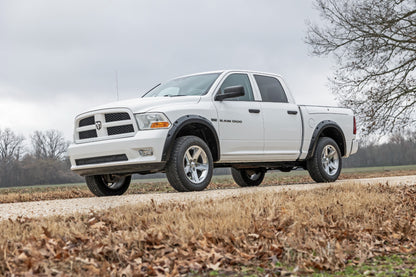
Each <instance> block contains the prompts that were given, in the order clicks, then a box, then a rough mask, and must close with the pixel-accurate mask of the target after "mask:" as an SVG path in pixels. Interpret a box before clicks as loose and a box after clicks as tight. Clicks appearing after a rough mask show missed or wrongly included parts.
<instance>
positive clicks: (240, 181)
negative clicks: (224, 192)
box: [231, 168, 265, 187]
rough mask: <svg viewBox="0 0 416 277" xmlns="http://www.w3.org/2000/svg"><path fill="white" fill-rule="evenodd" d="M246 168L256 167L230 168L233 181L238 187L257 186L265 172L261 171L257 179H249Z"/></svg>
mask: <svg viewBox="0 0 416 277" xmlns="http://www.w3.org/2000/svg"><path fill="white" fill-rule="evenodd" d="M247 170H256V169H236V168H231V175H232V176H233V179H234V181H235V182H236V183H237V185H239V186H240V187H257V186H259V185H260V184H261V183H262V182H263V179H264V176H265V172H261V173H262V175H261V176H260V177H259V178H258V179H257V180H251V179H250V177H249V176H248V174H247Z"/></svg>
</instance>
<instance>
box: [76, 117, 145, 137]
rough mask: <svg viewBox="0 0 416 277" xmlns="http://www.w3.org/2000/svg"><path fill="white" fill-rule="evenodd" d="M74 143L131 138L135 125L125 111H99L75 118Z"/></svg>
mask: <svg viewBox="0 0 416 277" xmlns="http://www.w3.org/2000/svg"><path fill="white" fill-rule="evenodd" d="M75 126H77V128H76V130H75V132H76V135H75V138H76V142H78V143H80V142H84V141H85V142H87V141H88V142H90V141H96V140H105V139H110V138H114V137H116V138H123V137H130V136H133V135H134V134H135V133H136V132H137V130H138V129H137V123H136V121H135V119H134V116H133V114H132V113H131V112H130V111H128V110H126V109H110V110H104V111H103V110H100V111H97V112H94V113H89V114H87V115H84V116H81V117H79V118H77V122H76V125H75Z"/></svg>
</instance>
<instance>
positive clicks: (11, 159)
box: [0, 129, 416, 187]
mask: <svg viewBox="0 0 416 277" xmlns="http://www.w3.org/2000/svg"><path fill="white" fill-rule="evenodd" d="M28 144H29V145H28ZM68 145H69V142H68V141H66V140H65V139H64V137H63V135H62V133H61V132H60V131H58V130H48V131H35V132H34V133H33V134H32V135H30V137H29V139H26V138H25V137H23V136H21V135H17V134H16V133H15V132H13V131H12V130H11V129H4V130H2V129H0V187H11V186H30V185H43V184H64V183H74V182H83V178H81V177H80V176H78V175H77V174H75V173H72V172H71V169H70V167H71V165H70V162H69V159H68V157H67V156H66V151H67V149H68ZM343 163H344V165H343V166H344V167H367V166H392V165H409V164H416V131H406V132H401V133H395V134H393V135H391V136H390V137H389V139H388V140H387V141H386V142H384V143H379V142H378V141H377V140H375V139H372V140H371V139H366V140H362V141H361V142H360V148H359V150H358V152H357V154H354V155H352V156H351V157H349V158H348V159H344V160H343ZM216 174H219V175H222V174H229V170H228V169H217V170H216ZM163 176H164V175H163V174H159V175H155V176H152V175H146V176H140V175H139V176H137V177H139V178H149V177H150V178H151V177H163Z"/></svg>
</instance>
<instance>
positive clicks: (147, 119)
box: [135, 113, 170, 130]
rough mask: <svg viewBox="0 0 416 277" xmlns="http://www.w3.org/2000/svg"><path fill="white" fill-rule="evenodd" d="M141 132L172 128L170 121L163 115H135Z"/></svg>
mask: <svg viewBox="0 0 416 277" xmlns="http://www.w3.org/2000/svg"><path fill="white" fill-rule="evenodd" d="M135 116H136V119H137V122H138V123H139V129H140V130H151V129H161V128H162V129H166V128H169V127H170V121H169V119H168V118H167V117H166V115H164V114H163V113H139V114H135Z"/></svg>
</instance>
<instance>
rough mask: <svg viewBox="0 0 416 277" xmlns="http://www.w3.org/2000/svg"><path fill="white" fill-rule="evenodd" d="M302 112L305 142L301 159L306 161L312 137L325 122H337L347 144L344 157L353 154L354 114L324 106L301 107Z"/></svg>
mask: <svg viewBox="0 0 416 277" xmlns="http://www.w3.org/2000/svg"><path fill="white" fill-rule="evenodd" d="M299 107H300V109H301V111H302V116H303V125H304V136H303V137H304V141H303V145H302V150H301V155H300V159H305V158H306V156H307V154H308V150H309V146H310V144H311V139H312V135H313V133H314V131H315V129H316V128H317V126H318V124H319V123H321V122H322V121H324V120H331V121H333V122H335V123H336V124H337V125H338V126H339V127H340V128H341V129H342V131H343V133H344V136H345V142H346V148H347V149H346V153H345V155H344V157H348V156H349V155H350V153H351V147H350V146H351V145H352V140H353V139H355V135H354V134H353V125H354V123H353V116H354V115H353V112H352V110H350V109H347V108H337V107H323V106H306V105H301V106H299Z"/></svg>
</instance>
